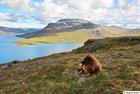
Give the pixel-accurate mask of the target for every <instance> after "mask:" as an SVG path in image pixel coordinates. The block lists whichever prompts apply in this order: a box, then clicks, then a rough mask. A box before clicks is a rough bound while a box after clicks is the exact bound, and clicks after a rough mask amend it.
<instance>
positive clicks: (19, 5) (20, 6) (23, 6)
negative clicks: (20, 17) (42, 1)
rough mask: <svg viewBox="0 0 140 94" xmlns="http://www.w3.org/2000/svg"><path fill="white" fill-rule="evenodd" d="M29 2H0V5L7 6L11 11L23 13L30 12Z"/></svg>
mask: <svg viewBox="0 0 140 94" xmlns="http://www.w3.org/2000/svg"><path fill="white" fill-rule="evenodd" d="M30 3H31V0H1V1H0V5H4V6H7V7H9V8H11V9H14V10H15V11H17V10H23V11H24V12H30V11H31V9H32V8H31V6H30Z"/></svg>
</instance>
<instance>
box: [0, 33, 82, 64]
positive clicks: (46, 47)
mask: <svg viewBox="0 0 140 94" xmlns="http://www.w3.org/2000/svg"><path fill="white" fill-rule="evenodd" d="M22 39H23V38H19V37H16V36H15V35H6V36H0V64H3V63H8V62H10V61H13V60H20V61H22V60H27V59H33V58H36V57H42V56H47V55H50V54H53V53H59V52H68V51H71V50H73V49H76V48H78V47H80V46H82V45H83V43H78V42H65V43H50V44H39V45H29V46H18V45H16V44H15V41H17V40H22Z"/></svg>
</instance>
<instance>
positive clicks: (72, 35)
mask: <svg viewBox="0 0 140 94" xmlns="http://www.w3.org/2000/svg"><path fill="white" fill-rule="evenodd" d="M92 38H96V36H95V35H94V34H92V32H90V30H87V29H81V30H76V31H72V32H61V33H55V34H48V35H47V36H45V37H37V38H30V39H25V40H20V41H17V42H16V44H18V45H32V44H39V43H50V42H85V41H86V40H88V39H92Z"/></svg>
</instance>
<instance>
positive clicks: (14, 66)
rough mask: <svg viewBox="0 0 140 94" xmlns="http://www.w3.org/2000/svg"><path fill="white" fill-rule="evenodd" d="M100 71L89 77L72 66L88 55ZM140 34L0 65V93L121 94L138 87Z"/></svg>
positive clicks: (87, 42) (95, 41)
mask: <svg viewBox="0 0 140 94" xmlns="http://www.w3.org/2000/svg"><path fill="white" fill-rule="evenodd" d="M88 53H90V54H92V55H94V56H95V57H96V58H97V59H98V60H99V61H100V62H101V64H102V67H103V71H102V72H101V73H99V74H97V75H92V76H91V77H85V76H82V75H78V74H77V72H76V68H77V67H78V66H79V64H80V62H81V61H82V60H83V59H84V57H85V56H86V55H87V54H88ZM139 57H140V36H137V37H136V36H135V37H130V36H129V37H119V38H104V39H90V40H88V41H86V42H85V44H84V46H83V47H80V48H78V49H75V50H73V51H72V52H65V53H59V54H53V55H50V56H46V57H40V58H36V59H33V60H27V61H21V62H20V61H13V62H11V63H8V64H0V93H1V94H121V93H122V92H123V91H124V90H130V91H132V90H135V91H138V90H140V84H139V83H140V79H139V78H140V68H139V67H140V58H139Z"/></svg>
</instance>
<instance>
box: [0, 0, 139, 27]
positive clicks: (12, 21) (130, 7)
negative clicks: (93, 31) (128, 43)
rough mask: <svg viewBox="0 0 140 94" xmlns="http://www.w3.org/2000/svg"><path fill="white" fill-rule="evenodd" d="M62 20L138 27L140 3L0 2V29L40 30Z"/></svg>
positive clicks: (129, 0)
mask: <svg viewBox="0 0 140 94" xmlns="http://www.w3.org/2000/svg"><path fill="white" fill-rule="evenodd" d="M64 18H80V19H86V20H89V21H92V22H93V23H98V24H103V25H117V26H123V27H128V28H140V0H0V26H8V27H25V28H27V27H33V28H42V27H44V26H46V25H47V24H48V23H49V22H55V21H57V20H59V19H64Z"/></svg>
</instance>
